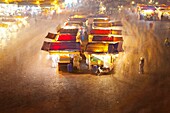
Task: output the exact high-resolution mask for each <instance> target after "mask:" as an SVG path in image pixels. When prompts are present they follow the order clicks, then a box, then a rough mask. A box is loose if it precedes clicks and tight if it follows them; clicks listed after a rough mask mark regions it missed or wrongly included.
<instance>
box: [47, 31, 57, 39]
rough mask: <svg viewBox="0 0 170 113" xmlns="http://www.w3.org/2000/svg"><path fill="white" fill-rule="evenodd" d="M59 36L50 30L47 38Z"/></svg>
mask: <svg viewBox="0 0 170 113" xmlns="http://www.w3.org/2000/svg"><path fill="white" fill-rule="evenodd" d="M56 36H57V34H54V33H50V32H48V34H47V36H46V37H45V38H49V39H55V38H56Z"/></svg>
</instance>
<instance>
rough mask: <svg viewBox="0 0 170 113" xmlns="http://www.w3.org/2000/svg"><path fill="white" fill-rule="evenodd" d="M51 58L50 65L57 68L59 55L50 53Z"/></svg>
mask: <svg viewBox="0 0 170 113" xmlns="http://www.w3.org/2000/svg"><path fill="white" fill-rule="evenodd" d="M51 59H52V67H53V68H58V62H59V56H58V55H51Z"/></svg>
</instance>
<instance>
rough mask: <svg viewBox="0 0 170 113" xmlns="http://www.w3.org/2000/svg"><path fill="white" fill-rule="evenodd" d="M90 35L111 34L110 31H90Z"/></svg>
mask: <svg viewBox="0 0 170 113" xmlns="http://www.w3.org/2000/svg"><path fill="white" fill-rule="evenodd" d="M90 34H111V30H103V29H92V30H91V31H90Z"/></svg>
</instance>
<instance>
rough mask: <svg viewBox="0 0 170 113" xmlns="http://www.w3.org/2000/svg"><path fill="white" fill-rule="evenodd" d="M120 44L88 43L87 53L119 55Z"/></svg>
mask: <svg viewBox="0 0 170 113" xmlns="http://www.w3.org/2000/svg"><path fill="white" fill-rule="evenodd" d="M118 45H119V43H112V44H109V43H88V44H87V46H86V50H85V52H88V53H118V50H117V49H118Z"/></svg>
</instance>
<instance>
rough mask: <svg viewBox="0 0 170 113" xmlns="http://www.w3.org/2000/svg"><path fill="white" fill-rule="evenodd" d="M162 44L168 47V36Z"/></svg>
mask: <svg viewBox="0 0 170 113" xmlns="http://www.w3.org/2000/svg"><path fill="white" fill-rule="evenodd" d="M164 45H165V46H166V47H169V46H170V42H169V39H168V38H166V39H165V41H164Z"/></svg>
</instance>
